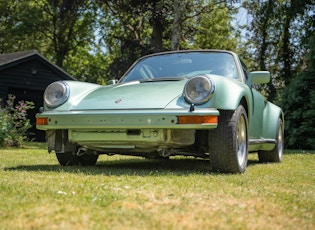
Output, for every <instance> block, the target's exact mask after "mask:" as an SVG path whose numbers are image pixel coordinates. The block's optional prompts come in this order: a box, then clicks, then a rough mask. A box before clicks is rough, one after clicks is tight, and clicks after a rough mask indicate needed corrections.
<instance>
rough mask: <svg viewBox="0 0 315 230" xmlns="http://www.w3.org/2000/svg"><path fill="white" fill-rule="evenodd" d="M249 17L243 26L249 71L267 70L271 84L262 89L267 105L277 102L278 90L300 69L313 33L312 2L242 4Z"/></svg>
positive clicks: (279, 92) (310, 0) (308, 0)
mask: <svg viewBox="0 0 315 230" xmlns="http://www.w3.org/2000/svg"><path fill="white" fill-rule="evenodd" d="M243 5H244V7H245V8H246V9H247V10H248V13H249V14H250V15H251V16H252V20H251V22H250V24H248V25H247V26H246V28H247V31H248V33H247V34H246V36H247V38H248V40H247V52H248V53H251V54H252V55H251V56H250V58H251V59H254V62H252V64H253V66H252V69H260V70H269V71H270V72H271V77H272V81H271V83H270V84H269V85H267V86H264V90H265V91H266V92H267V93H268V98H269V99H270V100H271V101H277V100H279V97H280V94H281V90H282V89H283V87H285V85H286V84H289V83H290V81H291V80H292V79H293V78H294V77H295V76H296V74H297V73H298V72H299V71H300V69H301V60H302V59H303V55H304V54H305V52H306V46H307V43H306V40H308V39H309V36H310V34H311V33H310V31H313V30H314V23H313V24H311V23H309V22H310V21H314V20H313V19H314V13H313V12H314V0H305V1H282V0H277V1H271V0H268V1H244V4H243Z"/></svg>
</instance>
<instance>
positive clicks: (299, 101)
mask: <svg viewBox="0 0 315 230" xmlns="http://www.w3.org/2000/svg"><path fill="white" fill-rule="evenodd" d="M305 64H306V67H305V69H304V70H303V71H302V72H301V73H300V74H298V75H297V76H296V77H295V78H294V79H293V80H292V81H291V82H290V84H288V86H287V87H286V88H285V89H284V90H283V93H282V108H283V110H284V113H285V120H286V122H285V130H286V137H285V144H286V147H287V148H293V149H315V130H314V127H315V91H314V88H315V78H314V76H315V36H312V37H311V39H310V43H309V51H308V54H307V56H306V63H305Z"/></svg>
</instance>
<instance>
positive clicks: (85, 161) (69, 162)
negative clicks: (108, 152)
mask: <svg viewBox="0 0 315 230" xmlns="http://www.w3.org/2000/svg"><path fill="white" fill-rule="evenodd" d="M98 156H99V155H97V154H82V155H80V156H78V155H77V154H76V153H74V152H65V153H56V157H57V160H58V161H59V163H60V165H62V166H73V165H79V164H81V165H83V166H93V165H95V164H96V161H97V159H98Z"/></svg>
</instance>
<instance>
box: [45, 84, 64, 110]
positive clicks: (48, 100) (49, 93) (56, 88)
mask: <svg viewBox="0 0 315 230" xmlns="http://www.w3.org/2000/svg"><path fill="white" fill-rule="evenodd" d="M69 94H70V89H69V85H68V84H67V83H66V82H64V81H57V82H54V83H51V84H50V85H49V86H48V87H47V88H46V90H45V93H44V102H45V104H46V105H47V106H48V107H50V108H56V107H58V106H60V105H62V104H63V103H65V101H66V100H68V98H69Z"/></svg>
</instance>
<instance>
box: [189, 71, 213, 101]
mask: <svg viewBox="0 0 315 230" xmlns="http://www.w3.org/2000/svg"><path fill="white" fill-rule="evenodd" d="M213 92H214V84H213V82H212V80H211V79H210V78H208V77H206V76H204V75H199V76H196V77H194V78H191V79H190V80H189V81H188V82H187V83H186V85H185V88H184V96H185V99H186V101H187V102H189V103H191V104H197V105H198V104H203V103H206V102H207V101H209V100H210V98H211V97H212V95H213Z"/></svg>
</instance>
